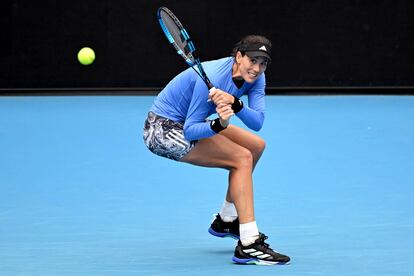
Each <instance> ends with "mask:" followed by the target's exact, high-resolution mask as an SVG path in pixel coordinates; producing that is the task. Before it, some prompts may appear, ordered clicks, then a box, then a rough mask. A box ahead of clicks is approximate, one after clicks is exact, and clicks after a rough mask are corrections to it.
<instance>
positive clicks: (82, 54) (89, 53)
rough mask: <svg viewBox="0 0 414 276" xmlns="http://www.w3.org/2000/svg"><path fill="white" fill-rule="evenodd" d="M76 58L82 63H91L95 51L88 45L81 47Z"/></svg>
mask: <svg viewBox="0 0 414 276" xmlns="http://www.w3.org/2000/svg"><path fill="white" fill-rule="evenodd" d="M78 60H79V62H80V63H81V64H83V65H89V64H92V63H93V61H94V60H95V52H94V51H93V50H92V49H91V48H89V47H83V48H82V49H80V50H79V52H78Z"/></svg>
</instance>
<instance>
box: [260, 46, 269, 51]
mask: <svg viewBox="0 0 414 276" xmlns="http://www.w3.org/2000/svg"><path fill="white" fill-rule="evenodd" d="M259 50H262V51H265V52H267V49H266V47H265V46H264V45H263V46H262V47H260V48H259Z"/></svg>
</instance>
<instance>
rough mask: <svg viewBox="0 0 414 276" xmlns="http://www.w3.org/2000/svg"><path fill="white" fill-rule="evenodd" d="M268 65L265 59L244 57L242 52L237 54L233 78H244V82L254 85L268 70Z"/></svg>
mask: <svg viewBox="0 0 414 276" xmlns="http://www.w3.org/2000/svg"><path fill="white" fill-rule="evenodd" d="M267 63H268V61H267V59H266V58H264V57H249V56H247V55H244V56H242V54H241V52H237V54H236V67H234V69H233V78H237V77H242V78H243V79H244V81H246V82H248V83H252V82H254V81H255V80H257V78H258V77H259V76H260V74H262V73H263V72H264V71H265V70H266V67H267Z"/></svg>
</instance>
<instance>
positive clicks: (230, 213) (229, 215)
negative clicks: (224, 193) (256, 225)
mask: <svg viewBox="0 0 414 276" xmlns="http://www.w3.org/2000/svg"><path fill="white" fill-rule="evenodd" d="M219 214H220V217H221V219H222V220H223V221H224V222H232V221H234V220H235V219H237V211H236V206H234V204H233V203H231V202H228V201H227V200H224V202H223V206H222V207H221V210H220V212H219Z"/></svg>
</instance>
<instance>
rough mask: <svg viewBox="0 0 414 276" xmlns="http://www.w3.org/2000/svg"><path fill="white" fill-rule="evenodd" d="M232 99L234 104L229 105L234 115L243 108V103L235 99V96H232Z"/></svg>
mask: <svg viewBox="0 0 414 276" xmlns="http://www.w3.org/2000/svg"><path fill="white" fill-rule="evenodd" d="M233 97H234V103H233V104H232V105H231V109H233V112H234V113H237V112H239V111H240V110H242V108H243V102H242V100H240V99H239V98H237V97H235V96H233Z"/></svg>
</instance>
